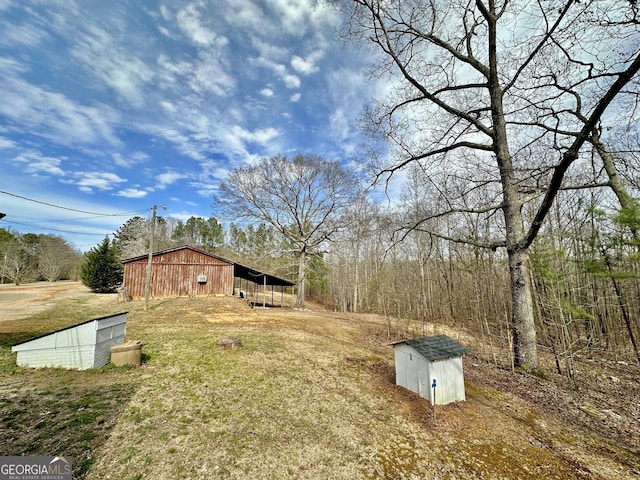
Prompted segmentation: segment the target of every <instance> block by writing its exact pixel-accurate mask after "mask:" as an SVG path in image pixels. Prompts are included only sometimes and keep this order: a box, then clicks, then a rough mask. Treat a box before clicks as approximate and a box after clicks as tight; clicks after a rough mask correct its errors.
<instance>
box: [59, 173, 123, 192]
mask: <svg viewBox="0 0 640 480" xmlns="http://www.w3.org/2000/svg"><path fill="white" fill-rule="evenodd" d="M73 177H75V179H74V180H69V181H64V182H63V183H68V184H73V185H76V186H77V187H78V189H79V190H81V191H83V192H87V193H92V192H93V190H94V189H95V190H102V191H106V190H113V188H114V187H115V186H116V185H117V184H119V183H123V182H126V181H127V180H126V179H124V178H120V177H119V176H118V175H116V174H115V173H110V172H75V173H73Z"/></svg>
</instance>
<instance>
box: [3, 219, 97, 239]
mask: <svg viewBox="0 0 640 480" xmlns="http://www.w3.org/2000/svg"><path fill="white" fill-rule="evenodd" d="M0 221H2V222H5V223H11V224H13V225H22V226H24V227H31V228H38V229H40V230H47V231H50V232H61V233H73V234H75V235H98V236H101V237H103V236H104V235H106V234H104V233H86V232H77V231H76V232H74V231H71V230H59V229H57V228H50V227H40V226H38V225H31V224H29V223H21V222H14V221H11V220H4V219H3V220H0Z"/></svg>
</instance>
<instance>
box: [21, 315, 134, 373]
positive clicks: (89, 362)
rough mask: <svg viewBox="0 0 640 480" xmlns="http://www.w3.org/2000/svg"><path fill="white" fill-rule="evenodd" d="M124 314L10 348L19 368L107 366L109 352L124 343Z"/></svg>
mask: <svg viewBox="0 0 640 480" xmlns="http://www.w3.org/2000/svg"><path fill="white" fill-rule="evenodd" d="M126 327H127V312H123V313H117V314H115V315H109V316H107V317H100V318H94V319H92V320H88V321H86V322H82V323H78V324H76V325H72V326H70V327H67V328H63V329H61V330H56V331H55V332H51V333H47V334H46V335H41V336H39V337H36V338H34V339H31V340H28V341H26V342H22V343H19V344H17V345H14V346H13V347H11V351H12V352H17V354H18V359H17V364H18V365H20V366H21V367H61V368H73V369H78V370H86V369H88V368H101V367H103V366H105V365H106V364H107V363H109V356H110V353H111V352H110V348H111V347H112V346H114V345H119V344H121V343H123V342H124V334H125V331H126Z"/></svg>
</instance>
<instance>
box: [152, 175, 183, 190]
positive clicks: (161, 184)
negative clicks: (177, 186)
mask: <svg viewBox="0 0 640 480" xmlns="http://www.w3.org/2000/svg"><path fill="white" fill-rule="evenodd" d="M186 177H187V175H185V174H184V173H179V172H175V171H169V172H165V173H161V174H160V175H158V176H157V177H156V180H157V181H158V185H157V188H159V189H160V190H163V189H165V188H166V187H167V185H171V184H173V183H175V182H177V181H178V180H181V179H183V178H186Z"/></svg>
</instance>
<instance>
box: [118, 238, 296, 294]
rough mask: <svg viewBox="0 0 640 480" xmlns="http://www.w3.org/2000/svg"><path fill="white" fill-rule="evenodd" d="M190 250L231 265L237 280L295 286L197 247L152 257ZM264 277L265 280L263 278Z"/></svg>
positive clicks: (179, 248)
mask: <svg viewBox="0 0 640 480" xmlns="http://www.w3.org/2000/svg"><path fill="white" fill-rule="evenodd" d="M184 249H188V250H192V251H194V252H198V253H200V254H202V255H206V256H208V257H211V258H217V259H218V260H222V261H223V262H226V263H228V264H230V265H233V275H234V276H236V277H239V278H244V279H245V280H250V281H252V282H255V283H266V284H267V285H275V286H284V287H292V286H293V285H295V283H294V282H290V281H289V280H285V279H284V278H280V277H276V276H275V275H270V274H268V273H265V272H261V271H259V270H256V269H254V268H251V267H247V266H246V265H241V264H239V263H237V262H233V261H231V260H228V259H226V258H223V257H221V256H220V255H216V254H214V253H211V252H207V251H206V250H203V249H201V248H198V247H193V246H191V245H182V246H180V247H174V248H167V249H166V250H159V251H157V252H153V256H154V257H155V256H159V255H164V254H166V253H171V252H176V251H178V250H184ZM144 258H148V255H139V256H137V257H132V258H127V259H125V260H122V263H131V262H135V261H137V260H142V259H144ZM265 277H266V278H265ZM265 280H266V281H265Z"/></svg>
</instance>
